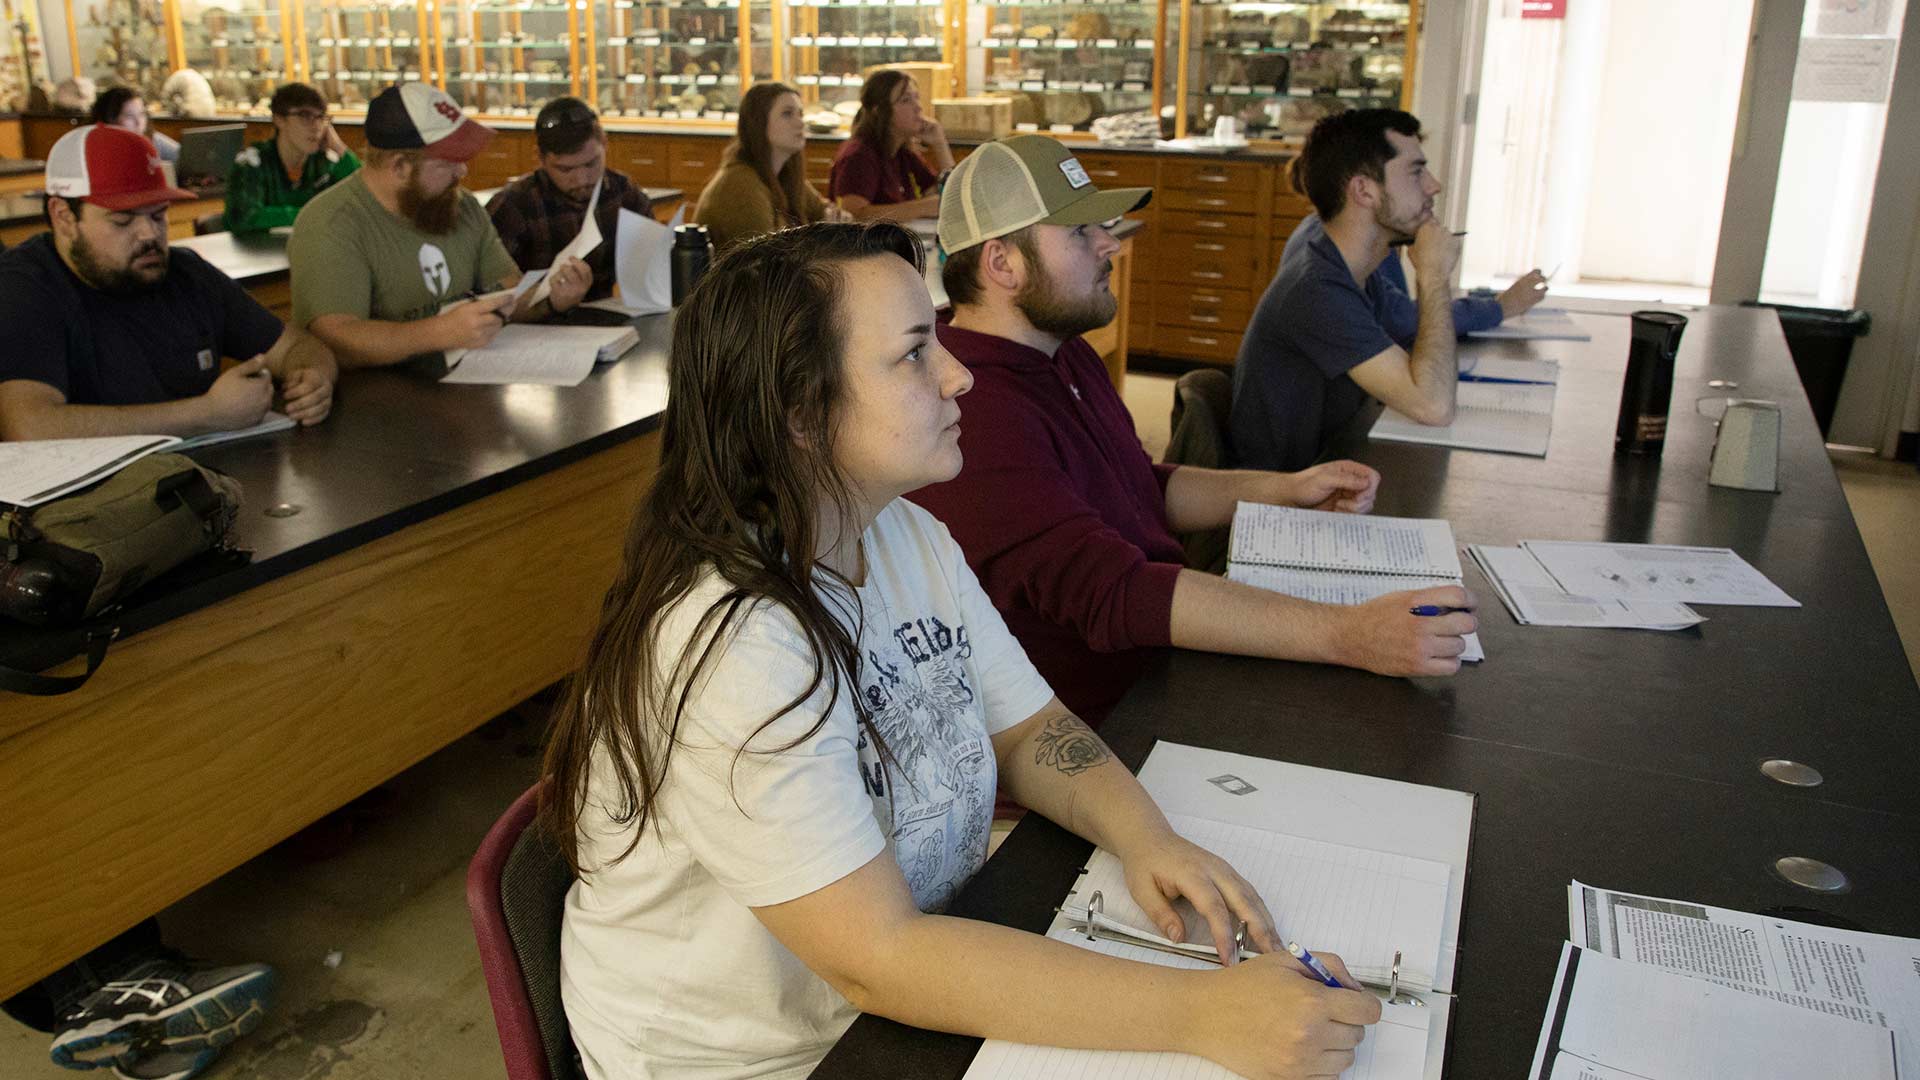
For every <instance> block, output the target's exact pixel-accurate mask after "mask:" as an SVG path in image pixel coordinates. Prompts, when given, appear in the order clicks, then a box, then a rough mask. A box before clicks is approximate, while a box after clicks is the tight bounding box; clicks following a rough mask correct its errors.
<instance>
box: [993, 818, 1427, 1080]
mask: <svg viewBox="0 0 1920 1080" xmlns="http://www.w3.org/2000/svg"><path fill="white" fill-rule="evenodd" d="M1167 820H1168V823H1169V824H1171V825H1172V826H1173V828H1174V831H1176V832H1178V833H1179V834H1180V835H1182V836H1184V837H1186V838H1187V839H1189V840H1191V841H1193V842H1194V843H1196V844H1198V845H1200V846H1201V847H1204V848H1206V849H1207V850H1209V851H1211V852H1213V853H1214V854H1216V855H1219V856H1220V857H1221V858H1223V859H1225V860H1227V861H1228V862H1229V863H1231V864H1232V865H1233V867H1234V869H1235V870H1237V871H1239V872H1240V875H1241V876H1242V877H1244V878H1246V879H1247V881H1248V882H1249V883H1250V884H1252V885H1253V886H1254V888H1255V889H1257V890H1258V891H1259V893H1260V896H1261V898H1262V899H1263V900H1265V901H1266V904H1267V908H1268V910H1270V911H1272V912H1273V913H1274V918H1275V919H1276V920H1277V921H1278V923H1279V929H1280V932H1281V935H1282V936H1284V937H1288V938H1292V939H1295V940H1298V941H1301V942H1303V943H1307V944H1308V947H1309V948H1312V949H1314V950H1316V951H1326V952H1332V953H1336V954H1338V955H1339V956H1340V957H1341V958H1342V959H1343V960H1345V961H1346V963H1347V967H1348V970H1350V971H1351V972H1353V974H1354V975H1355V977H1357V978H1359V979H1360V980H1362V981H1363V982H1367V983H1369V984H1372V983H1380V984H1384V983H1385V982H1386V980H1387V978H1388V976H1389V969H1390V968H1391V966H1392V963H1393V954H1394V952H1395V951H1396V950H1398V951H1399V952H1400V953H1401V964H1400V982H1401V986H1402V988H1403V989H1413V990H1427V989H1430V988H1431V987H1432V986H1433V982H1434V971H1435V968H1436V965H1437V962H1438V960H1439V957H1440V949H1441V937H1442V933H1443V926H1444V923H1445V916H1446V910H1447V896H1448V886H1449V880H1450V876H1451V871H1450V869H1449V868H1448V866H1447V864H1445V863H1440V862H1434V861H1432V860H1429V859H1421V858H1415V857H1413V856H1408V855H1395V854H1391V853H1388V852H1382V851H1369V850H1366V849H1364V848H1356V847H1350V846H1347V845H1344V844H1336V843H1330V842H1327V841H1322V840H1313V839H1309V838H1306V837H1300V836H1290V835H1287V834H1284V833H1278V832H1273V831H1270V830H1266V829H1259V828H1254V827H1252V826H1247V825H1235V824H1229V823H1226V822H1220V821H1213V820H1209V819H1207V818H1199V817H1190V816H1187V815H1184V814H1169V815H1168V817H1167ZM1095 891H1099V892H1100V893H1101V899H1102V903H1103V905H1104V910H1105V913H1106V914H1107V916H1108V917H1110V918H1113V919H1116V920H1118V921H1120V922H1123V923H1127V924H1129V925H1131V926H1134V927H1137V928H1139V929H1142V930H1150V928H1151V927H1152V926H1153V922H1152V920H1150V919H1148V918H1147V916H1146V913H1145V912H1143V911H1141V910H1140V908H1139V906H1138V905H1137V904H1135V903H1134V902H1133V899H1132V897H1131V896H1130V895H1129V894H1128V892H1127V886H1126V880H1125V876H1124V874H1123V873H1122V871H1121V866H1120V860H1119V859H1118V858H1116V857H1114V856H1113V855H1112V854H1111V853H1109V852H1107V851H1104V850H1101V851H1095V852H1094V853H1093V856H1092V857H1091V858H1090V859H1088V861H1087V868H1086V872H1085V874H1084V875H1083V876H1082V877H1081V878H1080V880H1079V882H1078V883H1077V884H1076V885H1075V887H1074V890H1073V892H1072V894H1070V895H1069V897H1068V898H1067V901H1066V902H1067V903H1074V904H1084V903H1085V902H1086V901H1087V899H1088V898H1089V897H1091V896H1092V894H1093V893H1094V892H1095ZM1047 936H1048V937H1051V938H1055V939H1056V940H1059V941H1064V942H1067V943H1070V944H1073V945H1075V946H1078V947H1080V948H1085V949H1092V950H1094V951H1097V952H1101V953H1104V954H1106V955H1109V956H1118V957H1123V958H1125V959H1130V960H1138V961H1141V962H1143V963H1150V964H1162V965H1166V966H1171V967H1184V968H1190V969H1204V968H1208V967H1211V966H1213V965H1211V964H1209V963H1207V962H1206V961H1202V960H1193V959H1188V958H1185V957H1180V956H1172V955H1168V954H1166V953H1162V952H1156V951H1153V950H1150V949H1143V948H1140V947H1138V946H1134V945H1128V944H1124V943H1121V942H1115V941H1105V940H1103V941H1092V942H1090V941H1088V940H1087V939H1086V936H1085V935H1084V934H1082V933H1080V932H1079V931H1077V930H1075V929H1074V928H1073V927H1072V925H1071V924H1070V921H1069V920H1067V919H1066V918H1065V917H1060V918H1056V919H1055V920H1054V924H1053V926H1052V927H1051V928H1050V929H1049V930H1048V934H1047ZM1187 939H1188V940H1190V941H1206V940H1210V939H1211V937H1210V934H1208V932H1207V931H1206V930H1205V924H1204V923H1203V922H1202V921H1200V919H1199V918H1198V916H1197V915H1193V914H1191V913H1189V914H1188V933H1187ZM1433 1000H1434V1002H1435V1003H1438V1004H1427V1005H1418V1006H1415V1005H1389V1006H1387V1007H1386V1009H1385V1010H1384V1012H1383V1015H1382V1019H1381V1022H1380V1023H1379V1024H1376V1025H1374V1026H1373V1027H1371V1028H1369V1029H1368V1033H1367V1037H1366V1040H1365V1041H1364V1042H1362V1043H1361V1045H1360V1046H1359V1048H1358V1049H1357V1050H1356V1052H1355V1063H1354V1067H1353V1068H1352V1069H1350V1070H1348V1071H1347V1072H1346V1073H1345V1074H1344V1075H1345V1076H1346V1077H1349V1078H1353V1080H1370V1078H1379V1080H1400V1078H1409V1080H1411V1078H1416V1077H1422V1076H1425V1075H1426V1074H1427V1058H1428V1047H1429V1040H1430V1036H1431V1032H1430V1030H1429V1029H1430V1027H1431V1025H1433V1024H1435V1023H1439V1024H1442V1025H1444V1023H1445V1018H1446V1010H1445V1005H1444V1003H1445V1002H1446V1001H1447V999H1446V998H1445V997H1443V996H1435V998H1434V999H1433ZM1233 1075H1234V1074H1233V1073H1231V1072H1229V1071H1227V1070H1226V1069H1224V1068H1222V1067H1220V1066H1219V1065H1216V1064H1214V1063H1212V1062H1210V1061H1206V1060H1204V1059H1202V1058H1198V1057H1194V1056H1191V1055H1187V1054H1174V1053H1143V1052H1137V1051H1086V1050H1065V1049H1061V1048H1059V1047H1040V1046H1026V1045H1020V1044H1014V1043H1006V1042H999V1041H992V1040H990V1041H988V1042H987V1043H986V1044H985V1045H983V1046H982V1047H981V1050H980V1053H979V1054H978V1055H976V1056H975V1058H974V1062H973V1066H972V1068H970V1069H968V1070H967V1073H966V1080H987V1078H1002V1080H1025V1078H1034V1080H1039V1078H1042V1077H1048V1078H1054V1077H1058V1078H1080V1077H1084V1078H1089V1080H1091V1078H1094V1077H1101V1078H1107V1077H1125V1078H1128V1080H1231V1078H1232V1077H1233Z"/></svg>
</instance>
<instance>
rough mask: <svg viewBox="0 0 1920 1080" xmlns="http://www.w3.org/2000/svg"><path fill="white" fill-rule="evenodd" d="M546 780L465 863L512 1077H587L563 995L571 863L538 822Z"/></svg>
mask: <svg viewBox="0 0 1920 1080" xmlns="http://www.w3.org/2000/svg"><path fill="white" fill-rule="evenodd" d="M546 785H547V782H546V781H545V780H541V781H540V782H539V783H537V784H535V785H533V786H532V787H530V788H528V789H527V790H526V792H525V794H523V795H521V796H520V797H519V798H518V799H515V800H514V802H513V805H512V806H510V807H508V808H507V812H506V813H504V814H502V815H500V820H498V821H496V822H494V824H493V828H492V829H489V830H488V831H487V838H486V839H485V840H482V841H481V842H480V850H479V851H477V852H475V853H474V856H473V862H472V863H471V864H469V865H468V867H467V911H468V912H469V913H470V914H471V915H472V917H473V934H474V938H475V939H476V940H477V941H478V942H479V945H480V966H481V969H482V970H483V971H484V972H485V973H486V976H487V996H488V997H489V998H490V999H492V1001H493V1021H494V1026H495V1027H497V1028H498V1029H499V1032H500V1052H501V1053H502V1054H503V1055H504V1056H505V1057H506V1061H507V1077H508V1080H583V1077H584V1075H585V1074H584V1073H583V1071H582V1070H581V1068H580V1063H579V1056H578V1054H577V1053H576V1051H575V1050H574V1048H573V1036H572V1034H571V1033H570V1032H569V1031H568V1029H567V1013H566V1009H565V1008H564V1007H563V1006H562V1004H561V1001H560V917H561V912H562V910H563V909H564V907H565V905H566V898H567V889H568V888H569V887H570V886H571V885H572V884H573V869H572V868H571V867H569V866H568V865H567V860H566V857H565V856H564V855H562V854H561V853H560V849H559V848H558V847H556V846H555V845H554V843H553V840H552V838H551V837H549V836H548V835H547V833H546V831H545V830H544V829H541V828H539V827H538V826H535V827H533V828H529V827H528V826H529V825H530V824H532V823H533V820H534V814H535V812H536V811H537V810H538V809H539V805H540V794H541V792H542V791H544V790H545V788H546Z"/></svg>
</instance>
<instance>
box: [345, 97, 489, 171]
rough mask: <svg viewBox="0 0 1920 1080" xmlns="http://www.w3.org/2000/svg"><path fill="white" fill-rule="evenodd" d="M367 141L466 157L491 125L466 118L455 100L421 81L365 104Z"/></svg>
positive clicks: (453, 157)
mask: <svg viewBox="0 0 1920 1080" xmlns="http://www.w3.org/2000/svg"><path fill="white" fill-rule="evenodd" d="M363 130H364V131H365V133H366V136H367V145H368V146H372V147H377V148H378V149H381V150H424V151H426V152H427V153H428V154H430V155H432V156H433V157H437V158H440V159H442V160H444V161H466V160H468V159H469V158H471V157H473V155H475V154H477V153H479V152H480V148H481V147H483V146H485V145H487V140H489V139H491V138H493V129H492V128H490V127H487V126H486V125H485V124H481V123H478V122H476V121H474V120H470V119H468V118H467V115H466V114H465V113H463V112H461V111H460V106H459V105H457V104H455V103H454V100H453V99H452V98H450V97H448V96H447V95H446V94H444V93H441V92H440V91H439V90H436V89H434V88H433V87H432V86H429V85H427V84H426V83H423V82H409V83H401V84H400V85H398V86H389V87H387V88H386V89H385V90H382V91H380V94H379V96H377V97H375V98H374V99H373V101H371V102H370V103H368V105H367V125H366V127H365V128H364V129H363Z"/></svg>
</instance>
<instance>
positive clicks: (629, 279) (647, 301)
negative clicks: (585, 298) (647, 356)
mask: <svg viewBox="0 0 1920 1080" xmlns="http://www.w3.org/2000/svg"><path fill="white" fill-rule="evenodd" d="M686 215H687V208H686V206H685V204H682V205H681V207H680V208H679V209H678V210H675V211H674V212H673V220H671V221H669V222H667V223H666V224H665V225H662V224H660V223H659V222H657V221H655V220H653V219H652V218H649V217H643V216H642V215H640V214H636V213H634V212H633V211H631V210H627V209H624V208H623V209H622V210H621V211H620V224H619V226H618V228H616V230H615V232H614V239H613V250H614V256H613V267H614V275H615V277H616V279H617V280H618V283H619V286H620V295H619V296H616V297H609V298H607V299H605V300H596V301H594V302H593V303H591V304H589V305H588V306H589V307H597V308H605V309H607V310H608V311H619V312H623V313H625V314H628V315H658V314H660V313H662V312H667V311H672V310H673V263H672V260H671V255H670V253H671V252H672V250H673V230H674V229H676V228H678V227H679V226H680V224H681V223H682V222H683V221H685V220H686Z"/></svg>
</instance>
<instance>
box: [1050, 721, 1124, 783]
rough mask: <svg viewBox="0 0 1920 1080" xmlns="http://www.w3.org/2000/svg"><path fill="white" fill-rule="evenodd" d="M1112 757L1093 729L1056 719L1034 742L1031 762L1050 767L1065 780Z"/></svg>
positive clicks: (1074, 722)
mask: <svg viewBox="0 0 1920 1080" xmlns="http://www.w3.org/2000/svg"><path fill="white" fill-rule="evenodd" d="M1112 756H1113V755H1112V754H1110V753H1109V752H1108V751H1107V745H1106V744H1105V743H1103V742H1101V741H1100V736H1098V735H1095V734H1094V733H1093V729H1091V728H1089V727H1087V725H1086V724H1084V723H1081V722H1080V720H1079V718H1077V717H1073V716H1056V717H1054V718H1053V719H1051V720H1048V721H1047V726H1046V727H1045V728H1044V729H1042V730H1041V732H1040V735H1039V738H1038V739H1037V740H1036V743H1035V746H1034V752H1033V761H1034V764H1036V765H1051V766H1053V767H1054V768H1055V769H1058V770H1059V771H1060V772H1062V773H1065V774H1066V775H1068V776H1079V775H1080V774H1081V773H1083V772H1086V771H1087V770H1088V769H1091V768H1093V767H1094V766H1096V765H1103V764H1105V763H1106V762H1107V760H1108V759H1109V758H1111V757H1112Z"/></svg>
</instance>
